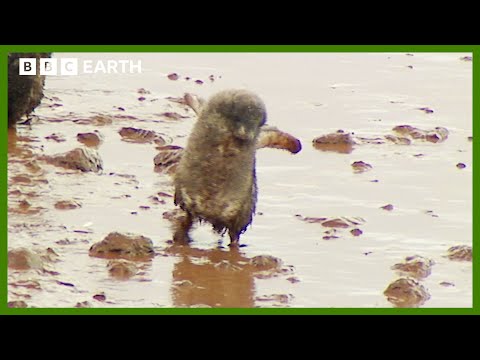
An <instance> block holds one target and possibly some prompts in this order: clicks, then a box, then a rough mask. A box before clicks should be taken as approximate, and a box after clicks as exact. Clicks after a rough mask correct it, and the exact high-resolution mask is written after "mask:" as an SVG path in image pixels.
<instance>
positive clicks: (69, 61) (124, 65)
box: [19, 58, 142, 76]
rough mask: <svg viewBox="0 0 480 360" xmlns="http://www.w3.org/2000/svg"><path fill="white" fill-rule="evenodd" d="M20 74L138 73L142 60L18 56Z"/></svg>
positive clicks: (140, 70)
mask: <svg viewBox="0 0 480 360" xmlns="http://www.w3.org/2000/svg"><path fill="white" fill-rule="evenodd" d="M19 60H20V66H19V74H20V75H37V68H38V70H39V72H40V75H50V76H58V75H60V76H64V75H67V76H68V75H70V76H72V75H78V74H79V73H80V74H140V73H141V72H142V61H141V60H137V61H133V60H81V61H79V60H78V59H75V58H60V59H50V58H49V59H40V63H39V66H38V67H37V59H35V58H20V59H19Z"/></svg>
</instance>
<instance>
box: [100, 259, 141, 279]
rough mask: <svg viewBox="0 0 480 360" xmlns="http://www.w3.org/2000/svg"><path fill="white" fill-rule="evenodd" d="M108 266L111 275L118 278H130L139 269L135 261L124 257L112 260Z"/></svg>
mask: <svg viewBox="0 0 480 360" xmlns="http://www.w3.org/2000/svg"><path fill="white" fill-rule="evenodd" d="M107 267H108V272H109V273H110V275H111V276H112V277H114V278H117V279H128V278H130V277H132V276H134V275H135V274H136V273H137V271H138V270H137V266H136V265H135V263H133V262H131V261H128V260H124V259H120V260H110V261H109V262H108V264H107Z"/></svg>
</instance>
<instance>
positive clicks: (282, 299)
mask: <svg viewBox="0 0 480 360" xmlns="http://www.w3.org/2000/svg"><path fill="white" fill-rule="evenodd" d="M292 299H293V295H292V294H271V295H263V296H257V297H256V298H255V301H262V302H270V301H272V302H275V303H278V304H288V303H289V302H290V301H291V300H292Z"/></svg>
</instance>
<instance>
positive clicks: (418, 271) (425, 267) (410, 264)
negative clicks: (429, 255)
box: [391, 255, 435, 280]
mask: <svg viewBox="0 0 480 360" xmlns="http://www.w3.org/2000/svg"><path fill="white" fill-rule="evenodd" d="M434 264H435V262H434V261H433V260H431V259H426V258H424V257H421V256H418V255H414V256H408V257H406V258H405V261H404V262H403V263H398V264H395V265H393V266H392V268H391V269H392V270H397V271H398V272H399V273H400V274H401V275H407V276H412V277H414V278H416V279H418V280H421V279H424V278H426V277H427V276H429V275H430V274H431V272H432V266H433V265H434Z"/></svg>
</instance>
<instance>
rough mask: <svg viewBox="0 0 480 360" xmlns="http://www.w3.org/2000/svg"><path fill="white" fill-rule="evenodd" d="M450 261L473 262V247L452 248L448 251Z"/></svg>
mask: <svg viewBox="0 0 480 360" xmlns="http://www.w3.org/2000/svg"><path fill="white" fill-rule="evenodd" d="M447 257H448V258H449V259H450V260H458V261H472V247H471V246H468V245H456V246H452V247H451V248H450V249H448V251H447Z"/></svg>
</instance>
